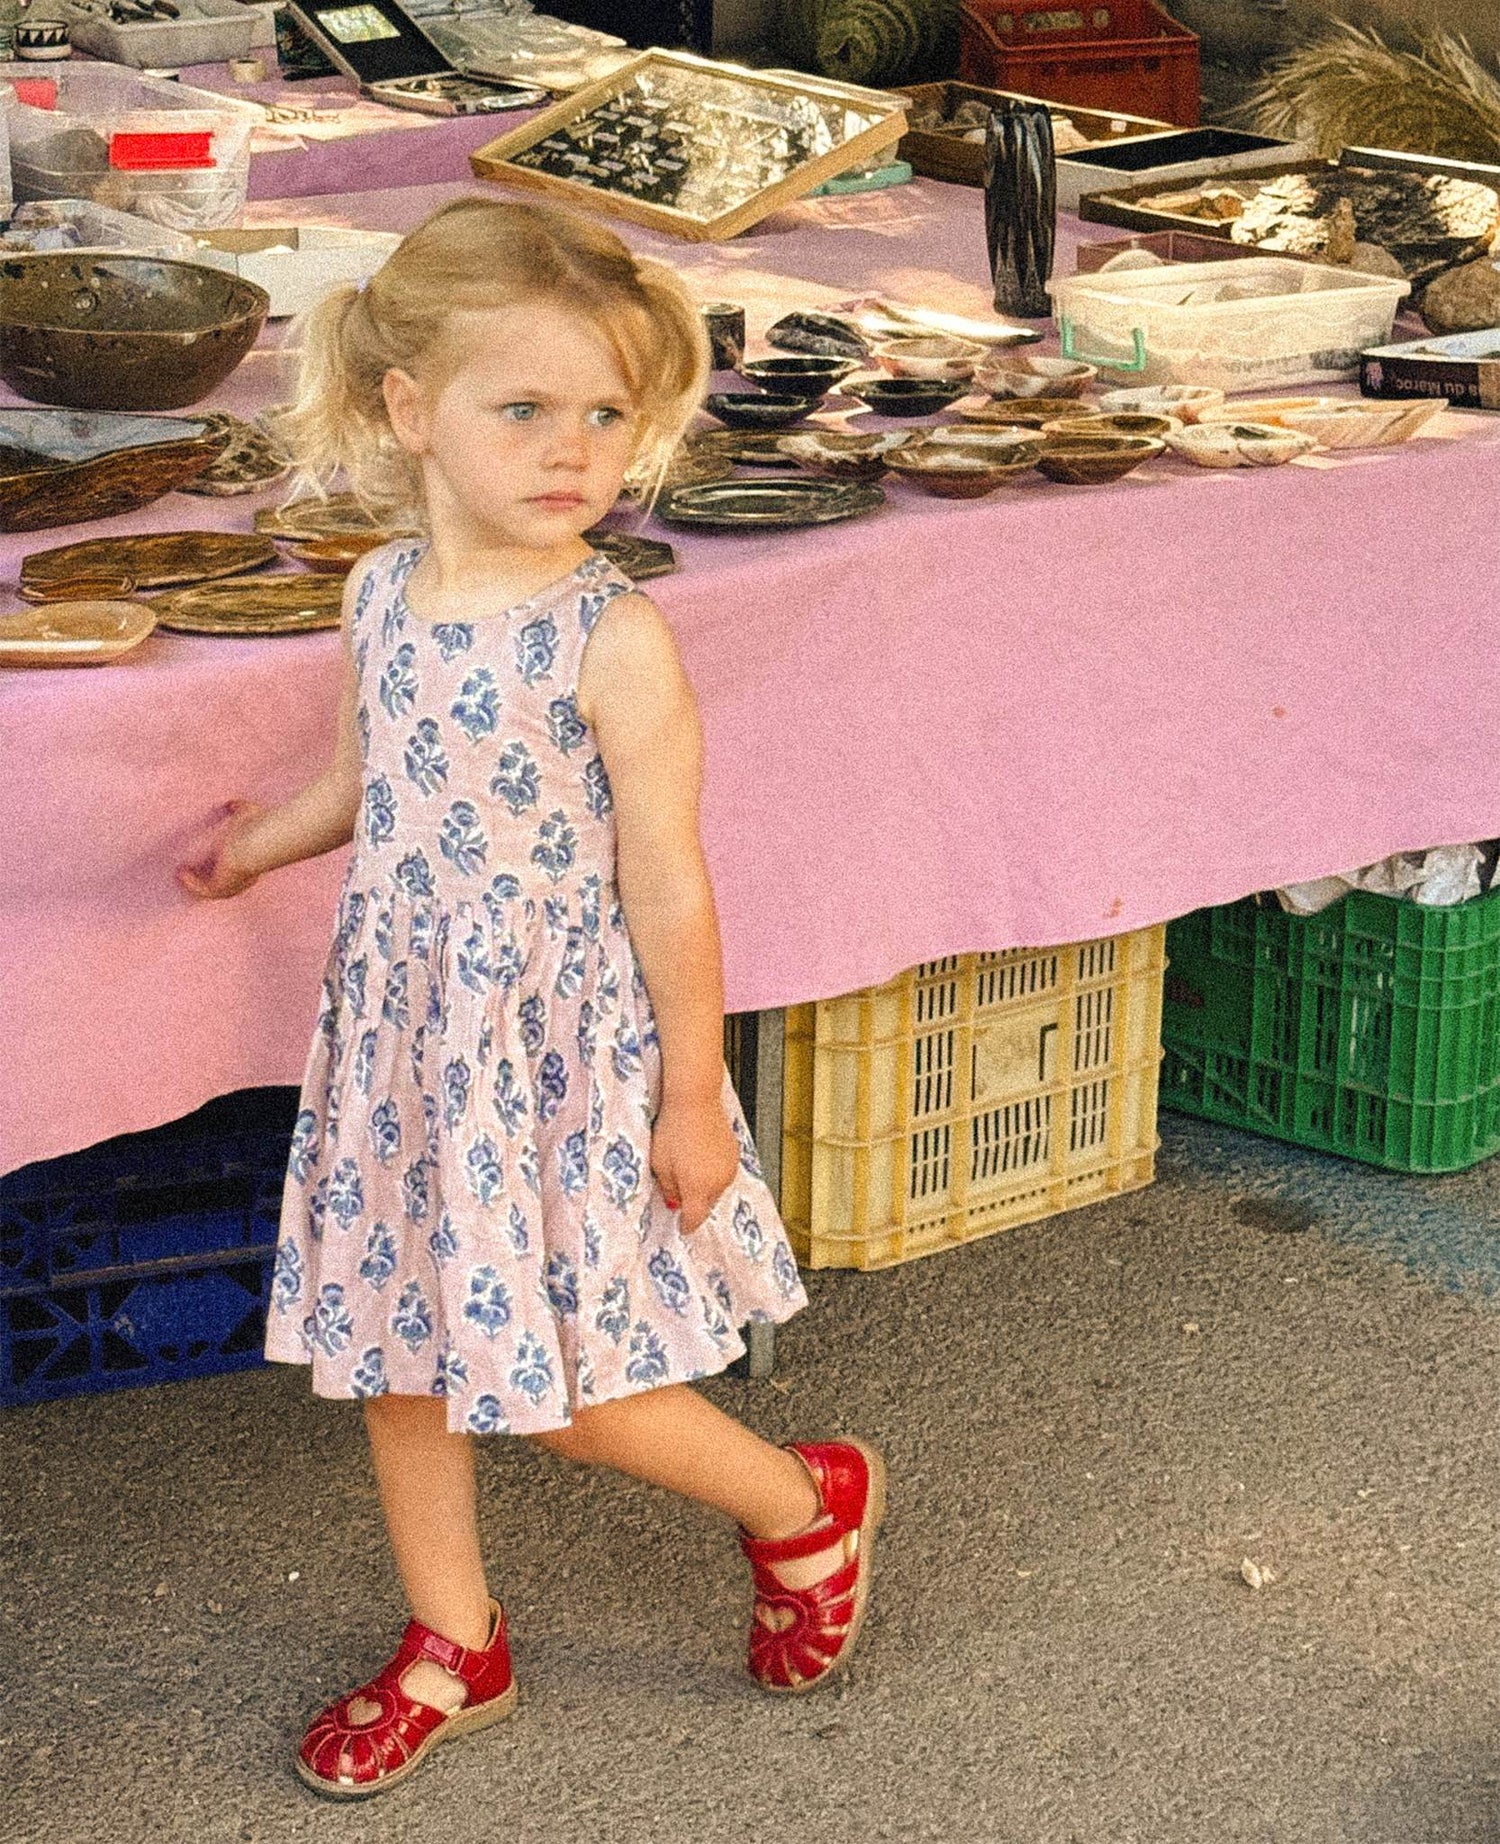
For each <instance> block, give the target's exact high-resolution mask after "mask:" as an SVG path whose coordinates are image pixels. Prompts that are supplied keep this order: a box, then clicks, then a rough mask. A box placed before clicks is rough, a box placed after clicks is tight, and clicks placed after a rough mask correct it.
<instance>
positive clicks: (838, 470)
mask: <svg viewBox="0 0 1500 1844" xmlns="http://www.w3.org/2000/svg"><path fill="white" fill-rule="evenodd" d="M910 440H911V437H910V436H907V435H895V434H887V435H853V434H850V433H849V432H848V431H846V430H843V429H801V430H794V431H793V433H792V434H791V435H784V436H782V437H781V438H780V439H779V440H778V442H777V444H776V446H777V448H778V449H779V450H780V452H781V453H782V454H783V455H784V456H785V457H786V459H787V460H788V461H795V462H796V463H797V464H798V466H799V467H806V468H811V469H812V471H813V472H814V473H815V474H831V475H832V476H833V477H834V478H835V479H838V480H879V478H880V477H881V475H882V474H884V473H885V471H886V469H887V467H888V466H889V459H888V457H889V455H890V453H891V450H892V449H895V448H900V447H901V446H902V445H903V444H904V443H907V442H909V441H910Z"/></svg>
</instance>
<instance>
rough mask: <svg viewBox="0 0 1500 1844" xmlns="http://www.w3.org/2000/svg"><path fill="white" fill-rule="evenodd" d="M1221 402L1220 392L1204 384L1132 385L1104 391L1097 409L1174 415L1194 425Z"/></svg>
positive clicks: (1133, 413)
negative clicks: (1124, 388) (1117, 389)
mask: <svg viewBox="0 0 1500 1844" xmlns="http://www.w3.org/2000/svg"><path fill="white" fill-rule="evenodd" d="M1223 401H1224V393H1223V391H1216V390H1213V389H1212V388H1211V387H1210V386H1209V385H1207V384H1134V385H1131V386H1130V387H1129V388H1128V389H1126V390H1119V391H1106V392H1105V393H1104V395H1103V396H1102V397H1101V398H1100V399H1099V407H1100V409H1101V410H1109V411H1112V412H1113V413H1115V414H1116V415H1126V416H1133V415H1140V416H1175V417H1176V418H1177V420H1178V422H1180V423H1195V422H1197V421H1198V419H1199V417H1201V416H1203V415H1205V414H1206V413H1207V412H1208V411H1209V410H1216V409H1218V407H1219V405H1220V404H1221V403H1223Z"/></svg>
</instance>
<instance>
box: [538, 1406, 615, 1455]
mask: <svg viewBox="0 0 1500 1844" xmlns="http://www.w3.org/2000/svg"><path fill="white" fill-rule="evenodd" d="M594 1432H595V1431H594V1428H593V1426H592V1420H591V1415H590V1411H589V1410H588V1409H577V1410H575V1411H574V1415H573V1420H572V1422H571V1423H570V1424H569V1425H568V1426H567V1427H566V1428H549V1429H548V1430H547V1432H546V1433H545V1434H537V1435H533V1436H532V1439H533V1440H535V1441H536V1442H537V1443H538V1445H540V1446H542V1447H545V1448H546V1449H547V1451H548V1452H549V1453H555V1454H556V1455H557V1456H558V1457H559V1458H560V1459H563V1460H572V1461H574V1462H575V1463H576V1464H578V1465H580V1466H588V1465H590V1464H592V1463H593V1462H594V1461H596V1460H598V1459H600V1458H602V1454H601V1450H600V1445H599V1442H598V1441H597V1440H596V1439H595V1438H594Z"/></svg>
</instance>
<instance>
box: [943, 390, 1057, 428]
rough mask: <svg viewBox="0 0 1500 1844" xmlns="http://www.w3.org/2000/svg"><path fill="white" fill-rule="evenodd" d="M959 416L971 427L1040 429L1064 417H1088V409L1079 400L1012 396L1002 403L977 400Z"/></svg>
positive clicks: (970, 401)
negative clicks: (1081, 415)
mask: <svg viewBox="0 0 1500 1844" xmlns="http://www.w3.org/2000/svg"><path fill="white" fill-rule="evenodd" d="M958 413H959V415H960V416H961V417H962V418H963V419H964V424H965V426H966V427H968V428H978V429H1040V428H1042V427H1043V426H1044V425H1045V424H1047V423H1054V422H1058V421H1059V420H1061V418H1063V417H1064V416H1078V415H1080V414H1084V415H1086V414H1087V406H1086V405H1084V404H1081V403H1079V401H1078V400H1077V398H1076V397H1012V398H1008V399H1007V400H1006V401H1005V402H1003V403H1002V402H1000V401H999V400H998V399H997V398H994V397H982V398H981V397H973V398H970V399H968V400H967V401H966V402H964V403H961V404H960V405H959V406H958Z"/></svg>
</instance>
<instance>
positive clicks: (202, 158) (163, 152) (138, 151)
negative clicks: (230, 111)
mask: <svg viewBox="0 0 1500 1844" xmlns="http://www.w3.org/2000/svg"><path fill="white" fill-rule="evenodd" d="M212 143H213V135H212V133H211V132H210V131H208V130H207V129H204V130H202V131H199V132H195V133H192V134H113V135H111V136H110V138H109V164H110V165H111V166H112V167H114V168H115V170H116V171H117V172H121V173H182V172H188V171H190V170H191V169H192V168H194V167H208V166H212V165H213V164H214V157H213V153H212Z"/></svg>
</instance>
